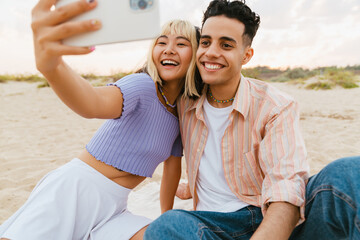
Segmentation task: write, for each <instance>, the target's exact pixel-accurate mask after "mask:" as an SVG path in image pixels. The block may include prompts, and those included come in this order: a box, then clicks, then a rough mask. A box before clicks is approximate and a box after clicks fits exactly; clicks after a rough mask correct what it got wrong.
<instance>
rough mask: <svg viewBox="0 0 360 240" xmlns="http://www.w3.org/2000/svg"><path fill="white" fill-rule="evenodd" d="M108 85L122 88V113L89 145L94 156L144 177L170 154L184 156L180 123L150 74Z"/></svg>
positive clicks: (104, 125)
mask: <svg viewBox="0 0 360 240" xmlns="http://www.w3.org/2000/svg"><path fill="white" fill-rule="evenodd" d="M109 85H114V86H117V87H118V88H120V90H121V92H122V94H123V99H124V101H123V111H122V114H121V117H120V118H117V119H110V120H107V121H105V123H104V124H103V125H102V126H101V127H100V128H99V129H98V131H97V132H96V133H95V135H94V136H93V138H92V139H91V140H90V142H89V143H88V144H87V145H86V149H87V151H88V152H89V153H90V154H91V155H93V156H94V157H95V158H96V159H97V160H100V161H102V162H104V163H106V164H108V165H111V166H113V167H115V168H118V169H121V170H123V171H126V172H129V173H132V174H136V175H139V176H144V177H151V176H152V174H153V173H154V171H155V169H156V167H157V166H158V165H159V164H160V163H161V162H163V161H165V160H166V159H167V158H168V157H169V156H170V155H173V156H178V157H181V156H182V144H181V138H180V133H179V120H178V118H177V117H175V116H174V115H173V114H171V113H170V112H169V111H168V110H167V109H166V108H165V106H164V105H163V104H162V103H161V102H160V100H159V99H158V97H157V93H156V86H155V84H154V81H153V80H152V79H151V78H150V76H149V75H147V74H145V73H138V74H131V75H128V76H126V77H123V78H121V79H120V80H118V81H117V82H116V83H114V84H109Z"/></svg>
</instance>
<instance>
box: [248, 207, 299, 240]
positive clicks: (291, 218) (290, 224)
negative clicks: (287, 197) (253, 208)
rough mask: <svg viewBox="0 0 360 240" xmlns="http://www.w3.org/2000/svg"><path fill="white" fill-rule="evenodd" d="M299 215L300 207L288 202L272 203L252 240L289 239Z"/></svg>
mask: <svg viewBox="0 0 360 240" xmlns="http://www.w3.org/2000/svg"><path fill="white" fill-rule="evenodd" d="M299 217H300V212H299V207H297V206H294V205H292V204H290V203H286V202H274V203H271V204H270V206H269V208H268V210H267V212H266V215H265V216H264V219H263V221H262V222H261V224H260V226H259V227H258V229H257V230H256V231H255V233H254V235H253V236H252V237H251V240H257V239H261V240H263V239H279V240H280V239H289V237H290V234H291V232H292V231H293V229H294V228H295V226H296V224H297V222H298V221H299ZM275 223H276V224H275Z"/></svg>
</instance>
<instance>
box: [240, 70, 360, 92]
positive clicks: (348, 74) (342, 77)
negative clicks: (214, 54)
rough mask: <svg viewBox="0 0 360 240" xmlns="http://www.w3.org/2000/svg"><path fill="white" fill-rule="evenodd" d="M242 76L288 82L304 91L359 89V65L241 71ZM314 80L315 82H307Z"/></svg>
mask: <svg viewBox="0 0 360 240" xmlns="http://www.w3.org/2000/svg"><path fill="white" fill-rule="evenodd" d="M243 75H244V76H247V77H252V78H257V79H261V80H264V81H270V82H288V83H293V84H302V85H304V86H305V88H306V89H316V90H318V89H323V90H328V89H332V88H334V87H337V86H340V87H342V88H346V89H347V88H357V87H359V84H358V82H359V79H360V65H355V66H347V67H344V68H338V67H336V66H330V67H319V68H315V69H312V70H310V69H304V68H293V69H291V68H287V69H285V70H280V69H272V68H269V67H255V68H246V69H243ZM309 79H312V80H313V79H316V81H315V82H314V81H308V80H309Z"/></svg>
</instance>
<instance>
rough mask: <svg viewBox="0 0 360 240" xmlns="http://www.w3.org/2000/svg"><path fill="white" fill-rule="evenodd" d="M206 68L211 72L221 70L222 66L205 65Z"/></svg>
mask: <svg viewBox="0 0 360 240" xmlns="http://www.w3.org/2000/svg"><path fill="white" fill-rule="evenodd" d="M205 67H206V68H208V69H211V70H216V69H220V68H221V66H220V65H217V64H209V63H205Z"/></svg>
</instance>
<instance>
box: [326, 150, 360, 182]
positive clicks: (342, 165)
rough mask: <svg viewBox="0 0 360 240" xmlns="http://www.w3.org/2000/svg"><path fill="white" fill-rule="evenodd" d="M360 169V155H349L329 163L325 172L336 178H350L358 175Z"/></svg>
mask: <svg viewBox="0 0 360 240" xmlns="http://www.w3.org/2000/svg"><path fill="white" fill-rule="evenodd" d="M359 171H360V157H359V156H358V157H347V158H341V159H338V160H335V161H333V162H332V163H330V164H329V165H327V166H326V167H325V168H324V169H323V172H324V173H325V174H326V175H328V176H332V177H335V178H339V179H342V180H343V181H344V180H345V179H350V178H353V177H358V174H359Z"/></svg>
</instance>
